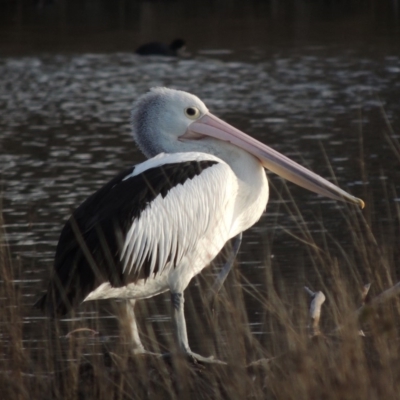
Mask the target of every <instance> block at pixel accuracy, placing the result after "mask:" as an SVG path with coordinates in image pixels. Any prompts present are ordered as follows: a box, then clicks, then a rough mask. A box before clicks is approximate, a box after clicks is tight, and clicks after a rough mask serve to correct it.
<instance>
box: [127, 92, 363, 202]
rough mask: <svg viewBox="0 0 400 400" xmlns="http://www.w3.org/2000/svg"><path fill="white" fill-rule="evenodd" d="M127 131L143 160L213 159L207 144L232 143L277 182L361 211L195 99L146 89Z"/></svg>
mask: <svg viewBox="0 0 400 400" xmlns="http://www.w3.org/2000/svg"><path fill="white" fill-rule="evenodd" d="M132 130H133V137H134V139H135V141H136V143H137V144H138V146H139V148H140V149H141V150H142V151H143V153H144V154H145V155H146V156H148V157H153V156H156V155H157V154H159V153H162V152H166V153H176V152H185V151H196V150H197V151H201V152H211V153H212V152H213V151H212V143H214V144H218V146H221V145H223V143H231V144H232V145H234V146H236V147H239V148H241V149H243V150H245V151H246V152H248V153H250V154H252V155H253V156H254V157H256V158H257V159H258V160H259V161H260V163H261V165H262V166H263V167H264V168H266V169H268V170H270V171H272V172H274V173H276V174H277V175H279V176H281V177H282V178H285V179H287V180H289V181H291V182H293V183H295V184H297V185H299V186H301V187H304V188H305V189H308V190H310V191H312V192H315V193H318V194H320V195H323V196H326V197H329V198H332V199H335V200H342V201H347V202H349V203H352V204H356V205H358V206H360V207H361V208H363V207H364V202H363V201H362V200H361V199H358V198H356V197H354V196H352V195H350V194H349V193H347V192H345V191H344V190H342V189H340V188H339V187H337V186H336V185H334V184H333V183H331V182H329V181H327V180H326V179H324V178H322V177H320V176H319V175H317V174H315V173H313V172H311V171H310V170H308V169H307V168H304V167H302V166H301V165H299V164H297V163H296V162H294V161H292V160H290V159H289V158H287V157H286V156H284V155H282V154H280V153H279V152H277V151H275V150H273V149H272V148H270V147H269V146H266V145H264V144H263V143H261V142H259V141H258V140H256V139H254V138H252V137H251V136H249V135H247V134H245V133H244V132H241V131H240V130H238V129H236V128H234V127H233V126H231V125H229V124H228V123H226V122H224V121H222V120H221V119H219V118H218V117H216V116H215V115H213V114H211V113H210V112H209V110H208V108H207V107H206V105H205V104H204V103H203V102H202V101H201V100H200V99H199V98H198V97H196V96H194V95H192V94H190V93H187V92H183V91H180V90H173V89H167V88H153V89H151V90H150V91H149V92H148V93H146V94H144V95H143V96H141V97H140V98H139V99H138V100H137V101H136V103H135V104H134V107H133V110H132ZM211 138H212V140H211V144H210V139H211ZM205 142H206V143H207V145H205Z"/></svg>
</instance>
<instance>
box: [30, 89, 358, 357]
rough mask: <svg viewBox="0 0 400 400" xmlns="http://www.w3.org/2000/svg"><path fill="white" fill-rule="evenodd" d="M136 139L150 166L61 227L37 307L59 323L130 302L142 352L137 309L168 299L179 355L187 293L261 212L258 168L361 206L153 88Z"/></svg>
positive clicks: (178, 97)
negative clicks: (79, 310)
mask: <svg viewBox="0 0 400 400" xmlns="http://www.w3.org/2000/svg"><path fill="white" fill-rule="evenodd" d="M132 129H133V136H134V139H135V141H136V143H137V145H138V146H139V148H140V149H141V150H142V151H143V153H144V154H145V155H146V156H147V157H149V159H148V160H147V161H145V162H143V163H141V164H138V165H136V166H135V167H133V168H130V169H128V170H126V171H124V172H122V173H120V174H119V175H117V176H116V177H115V178H114V179H112V180H111V181H110V182H109V183H107V184H106V185H105V186H103V187H102V188H101V189H99V190H98V191H97V192H96V193H94V194H93V195H92V196H90V197H89V198H88V199H87V200H86V201H84V202H83V203H82V204H81V205H80V206H79V207H78V208H77V209H76V210H75V212H74V213H73V214H72V216H71V217H70V219H69V220H68V222H67V223H66V225H65V226H64V228H63V230H62V232H61V236H60V239H59V242H58V245H57V250H56V256H55V261H54V271H53V272H54V273H53V276H52V278H51V280H50V283H49V286H48V290H47V293H46V294H45V295H44V296H43V297H41V299H40V300H39V301H38V302H37V303H36V305H37V306H38V307H39V308H41V309H44V310H46V311H47V312H48V313H49V314H50V315H52V316H55V315H62V314H65V313H67V312H68V311H69V310H70V309H71V308H72V307H74V306H77V305H78V304H80V303H81V302H83V301H88V300H95V299H105V298H119V299H127V300H128V302H130V305H129V313H130V316H131V322H130V324H131V337H132V348H133V351H134V352H135V353H141V352H145V350H144V348H143V345H142V343H141V341H140V338H139V335H138V330H137V325H136V320H135V316H134V313H133V304H134V302H135V301H136V300H138V299H144V298H149V297H152V296H155V295H157V294H159V293H163V292H165V291H168V290H169V291H170V292H171V300H172V307H171V308H172V312H173V315H172V319H173V322H174V328H175V333H176V338H177V343H178V345H179V348H180V349H181V350H182V352H184V353H186V354H188V355H190V356H191V357H194V358H196V359H198V360H203V361H206V360H209V359H208V358H207V359H206V358H204V357H201V356H199V355H198V354H194V353H193V352H192V351H191V349H190V347H189V343H188V338H187V332H186V322H185V317H184V308H183V305H184V296H183V292H184V290H185V288H186V287H187V286H188V284H189V282H190V280H191V279H192V278H193V276H195V275H196V274H198V273H199V272H200V271H201V270H202V269H203V268H205V267H206V266H207V265H208V264H209V263H210V262H211V261H212V260H213V259H214V258H215V257H216V256H217V254H218V253H219V252H220V251H221V249H222V248H223V246H224V245H225V243H226V242H227V241H228V240H229V239H231V238H233V237H235V236H237V235H239V234H240V233H241V232H242V231H244V230H246V229H248V228H250V227H251V226H252V225H253V224H254V223H255V222H257V221H258V219H259V218H260V217H261V214H262V213H263V211H264V210H265V207H266V204H267V201H268V182H267V177H266V174H265V171H264V168H266V169H269V170H271V171H273V172H275V173H277V174H278V175H280V176H281V177H283V178H285V179H287V180H289V181H292V182H294V183H296V184H297V185H300V186H302V187H304V188H306V189H309V190H311V191H313V192H316V193H319V194H321V195H324V196H327V197H330V198H332V199H336V200H345V201H348V202H350V203H353V204H356V205H359V206H361V207H363V206H364V203H363V201H362V200H361V199H358V198H355V197H353V196H351V195H350V194H348V193H346V192H345V191H343V190H341V189H340V188H338V187H337V186H335V185H333V184H332V183H330V182H328V181H327V180H325V179H323V178H321V177H320V176H318V175H316V174H314V173H313V172H311V171H309V170H307V169H306V168H304V167H302V166H300V165H299V164H297V163H295V162H294V161H292V160H290V159H288V158H287V157H285V156H283V155H282V154H280V153H278V152H277V151H275V150H273V149H271V148H270V147H268V146H266V145H264V144H262V143H260V142H258V141H257V140H255V139H253V138H252V137H250V136H248V135H246V134H245V133H243V132H241V131H239V130H237V129H235V128H234V127H232V126H231V125H229V124H227V123H226V122H224V121H222V120H220V119H219V118H217V117H216V116H214V115H213V114H211V113H210V112H209V111H208V109H207V107H206V106H205V104H204V103H203V102H202V101H201V100H200V99H199V98H198V97H196V96H194V95H192V94H190V93H186V92H183V91H179V90H172V89H167V88H154V89H151V90H150V91H149V92H148V93H146V94H145V95H143V96H141V97H140V98H139V99H138V100H137V101H136V103H135V104H134V107H133V111H132Z"/></svg>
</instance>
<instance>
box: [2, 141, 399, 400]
mask: <svg viewBox="0 0 400 400" xmlns="http://www.w3.org/2000/svg"><path fill="white" fill-rule="evenodd" d="M388 140H392V139H391V136H390V135H389V136H388ZM390 143H391V146H392V148H393V149H394V151H398V149H400V146H399V144H398V143H397V142H394V141H391V142H390ZM398 154H400V153H398ZM399 159H400V158H399ZM384 192H385V193H387V198H393V196H394V197H397V196H396V193H395V191H394V190H393V189H392V188H390V187H388V188H386V187H385V188H384ZM285 196H286V193H285ZM366 196H367V198H366V200H367V205H368V204H373V200H374V199H373V194H372V193H369V192H366ZM291 204H292V205H291V206H288V209H287V210H286V211H288V212H290V213H291V214H292V215H295V216H296V217H297V219H296V220H297V221H299V229H298V230H297V231H296V232H297V233H296V236H297V239H298V240H299V241H300V242H301V243H302V246H304V248H305V249H307V251H308V254H306V255H305V260H301V262H303V263H306V264H307V265H308V266H309V268H313V269H314V272H316V273H317V274H316V275H317V276H319V282H318V286H319V287H314V289H316V290H322V291H323V292H324V293H325V295H326V297H327V302H326V303H325V304H324V306H323V309H322V319H321V321H322V322H321V331H322V332H323V334H321V335H318V336H314V337H310V335H309V330H308V329H307V326H308V324H309V321H308V303H309V299H308V297H307V294H306V293H304V292H303V289H302V288H298V290H295V291H294V290H293V287H287V282H285V281H284V280H283V279H282V278H281V277H279V276H278V277H276V276H274V275H273V274H272V272H271V271H272V270H273V269H272V268H271V265H270V263H271V262H272V261H271V259H270V258H267V260H266V262H265V263H266V268H265V281H264V282H263V286H262V289H260V288H259V287H257V288H256V287H255V286H252V285H243V283H247V282H246V278H245V277H244V276H242V275H241V273H240V269H235V270H234V271H233V273H231V275H230V276H229V277H228V281H227V282H226V284H225V285H224V287H223V288H222V290H221V292H220V294H219V296H218V298H216V299H215V302H214V303H213V306H212V307H209V306H208V305H207V301H206V300H205V299H206V294H207V289H208V288H209V282H207V279H203V278H199V279H198V280H197V283H198V285H191V288H189V291H190V295H187V301H186V311H187V314H188V315H190V316H191V317H190V319H191V321H190V326H189V334H190V335H191V337H190V342H191V343H192V344H193V343H194V348H193V350H195V351H198V352H200V353H201V354H204V355H207V354H215V355H217V357H218V358H220V359H223V360H226V361H227V362H228V365H227V366H220V365H205V366H202V365H193V364H190V363H188V362H186V361H185V360H182V359H180V358H179V357H172V358H169V359H160V358H156V357H153V356H137V357H130V356H129V355H128V351H127V346H126V344H124V343H123V342H124V341H123V340H122V339H121V340H119V341H118V340H114V341H102V340H101V338H99V337H98V336H96V335H95V336H93V332H94V331H99V330H101V326H100V323H99V321H98V320H89V321H84V322H83V323H82V321H71V322H70V323H69V324H66V323H64V324H60V323H59V322H51V321H48V320H46V319H43V326H42V329H41V330H40V332H39V333H38V336H37V338H36V339H37V343H38V346H37V347H34V346H33V345H32V341H29V342H28V343H27V342H25V341H24V330H23V317H24V316H26V315H28V314H30V313H33V312H34V311H32V310H31V309H28V308H27V307H24V306H23V303H22V301H21V293H20V291H19V289H18V287H17V285H15V282H14V278H13V271H15V270H16V269H18V265H16V264H17V262H16V261H14V260H12V257H11V256H10V254H9V250H8V247H7V244H6V240H5V235H4V232H3V231H0V243H1V247H0V268H1V285H0V299H1V302H0V335H1V336H0V393H1V396H0V397H1V398H2V399H4V400H6V399H97V400H101V399H107V400H109V399H146V398H150V399H167V398H171V399H178V398H179V399H181V398H193V399H352V400H355V399H363V400H365V399H395V398H396V399H397V398H398V397H399V393H400V351H399V350H400V341H399V339H400V330H399V317H400V301H399V299H398V297H396V296H394V297H392V298H390V299H388V300H386V301H385V302H384V303H383V304H379V305H376V306H374V307H372V306H368V303H367V306H366V308H365V309H364V312H363V313H361V316H360V317H358V316H357V313H356V310H357V309H358V308H359V307H360V305H361V300H360V299H361V289H362V286H363V285H364V284H365V283H367V282H371V283H372V288H371V293H370V295H369V297H370V298H371V299H373V298H374V297H376V296H377V295H379V293H381V292H382V291H384V290H386V289H388V288H390V287H391V286H393V285H394V284H395V283H396V282H398V281H399V278H398V276H397V272H398V270H397V269H396V268H397V257H398V254H399V249H398V248H397V247H396V246H395V245H393V243H395V241H394V240H393V238H395V237H396V235H397V236H398V232H397V230H398V225H399V224H398V221H399V220H400V209H399V208H398V207H397V208H396V207H394V208H393V207H388V210H387V213H388V216H387V217H388V220H389V221H392V224H391V225H390V227H391V228H390V229H389V230H388V231H386V230H383V229H382V228H381V227H380V226H379V224H378V225H377V224H375V225H374V223H373V222H372V221H373V216H372V213H373V208H370V209H369V210H368V209H366V210H365V211H364V212H360V211H357V210H354V208H353V207H347V206H345V207H343V208H340V209H339V210H340V213H341V215H340V216H339V217H338V218H342V219H343V220H345V221H346V222H347V225H348V226H347V228H348V229H347V230H348V232H349V234H350V239H351V242H350V243H349V244H348V246H347V247H346V248H343V247H342V245H341V244H340V243H339V241H338V240H337V239H335V237H331V236H330V234H329V233H324V234H318V236H316V235H315V234H313V233H311V232H310V231H308V230H307V228H306V225H305V224H302V220H301V214H300V212H299V211H298V210H297V209H296V206H295V203H294V202H292V203H291ZM290 207H291V208H290ZM317 217H318V216H317ZM316 219H317V220H321V221H322V220H323V219H319V218H316ZM0 222H1V221H0ZM323 228H324V227H323V226H321V231H323ZM299 231H300V234H299V233H298V232H299ZM325 232H328V230H325ZM288 233H289V234H291V235H294V233H293V232H288ZM266 240H269V239H266ZM269 246H270V243H268V242H267V243H266V248H269ZM249 302H251V303H252V304H256V307H257V309H258V311H259V312H260V313H261V314H260V315H262V317H260V321H261V323H262V325H261V328H260V330H262V331H264V332H266V333H267V334H266V335H263V336H262V339H257V337H256V336H255V335H254V334H253V333H252V331H251V329H250V325H249V323H248V322H249V321H248V320H249V315H248V310H249V307H248V303H249ZM370 304H371V302H370ZM139 305H140V310H139V313H140V314H142V315H148V314H154V313H160V311H159V310H158V309H157V307H158V306H157V303H156V302H154V301H152V300H150V301H147V302H140V303H139ZM35 312H36V311H35ZM142 322H143V321H142ZM81 327H87V328H90V329H92V330H93V331H88V330H86V331H81V332H77V333H76V334H73V335H70V337H69V338H66V337H65V334H66V332H67V331H69V330H74V329H76V328H81ZM338 327H340V329H339V330H338V329H337V328H338ZM360 328H362V329H363V331H364V332H365V335H366V336H365V337H364V336H361V335H360V334H359V329H360ZM167 329H170V327H169V325H168V327H167ZM142 330H143V332H142V333H143V335H144V337H146V343H145V344H146V347H147V348H149V349H152V350H154V351H163V350H165V348H168V349H173V346H174V345H173V343H169V338H170V336H164V335H161V336H160V334H159V333H157V332H154V331H153V329H152V325H151V324H143V325H142ZM160 346H161V348H160Z"/></svg>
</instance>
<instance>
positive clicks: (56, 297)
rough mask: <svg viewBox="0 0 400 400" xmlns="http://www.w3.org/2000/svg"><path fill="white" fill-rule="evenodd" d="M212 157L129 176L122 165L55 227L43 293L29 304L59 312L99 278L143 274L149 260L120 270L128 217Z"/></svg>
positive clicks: (119, 280) (123, 280)
mask: <svg viewBox="0 0 400 400" xmlns="http://www.w3.org/2000/svg"><path fill="white" fill-rule="evenodd" d="M214 164H216V162H215V161H207V160H205V161H187V162H183V163H174V164H164V165H162V166H159V167H155V168H150V169H148V170H146V171H144V172H142V173H141V174H138V175H136V176H133V177H129V178H128V179H126V177H127V176H129V175H130V174H131V173H132V169H129V170H126V171H124V172H122V173H120V174H119V175H118V176H116V177H115V178H114V179H112V180H111V181H110V182H108V183H107V184H106V185H104V186H103V187H102V188H101V189H99V190H98V191H97V192H95V193H94V194H93V195H91V196H90V197H89V198H87V199H86V200H85V201H84V202H83V203H82V204H81V205H80V206H79V207H78V208H77V209H76V210H75V211H74V213H73V214H72V216H71V217H70V219H69V220H68V221H67V223H66V224H65V226H64V228H63V230H62V231H61V235H60V239H59V242H58V245H57V249H56V256H55V261H54V270H53V275H52V278H51V280H50V283H49V286H48V290H47V293H46V294H45V295H44V296H42V297H41V298H40V299H39V301H38V302H37V303H36V304H35V306H36V307H38V308H40V309H42V310H45V311H47V312H48V313H49V314H50V315H52V316H54V315H63V314H65V313H67V312H68V311H69V310H70V309H71V308H72V307H74V306H75V305H77V304H79V303H81V302H82V301H83V300H84V299H85V297H86V296H87V295H88V294H89V293H90V292H92V291H93V290H94V289H96V287H98V286H99V285H100V284H102V283H103V282H107V281H109V282H110V283H111V285H112V286H114V287H120V286H123V285H126V284H127V283H131V282H136V281H137V280H139V279H142V278H144V279H146V278H148V277H149V273H150V263H151V260H150V259H147V260H145V262H144V265H143V266H142V268H141V270H140V271H139V273H136V274H135V275H129V276H128V277H127V276H124V274H123V272H122V263H121V262H120V254H121V251H122V247H123V245H124V242H125V236H126V234H127V232H128V230H129V228H130V227H131V225H132V221H133V220H134V219H136V218H138V217H139V216H140V214H141V213H142V212H143V210H144V209H145V208H146V207H147V206H148V205H149V204H150V203H151V202H152V201H153V200H154V199H155V198H156V197H157V196H158V195H161V196H162V197H165V196H166V195H167V194H168V192H169V191H170V190H171V189H172V188H173V187H175V186H177V185H179V184H183V183H184V182H185V181H186V180H187V179H193V178H194V177H195V176H196V175H199V174H200V173H201V171H203V170H204V169H206V168H208V167H210V166H212V165H214Z"/></svg>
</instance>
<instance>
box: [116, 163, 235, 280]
mask: <svg viewBox="0 0 400 400" xmlns="http://www.w3.org/2000/svg"><path fill="white" fill-rule="evenodd" d="M236 191H237V181H236V177H235V175H234V174H233V171H232V170H231V168H230V167H229V166H228V165H227V164H225V163H223V162H222V161H220V162H219V163H218V164H215V165H213V166H211V167H209V168H206V169H205V170H204V171H202V172H201V174H199V175H197V176H195V177H194V178H193V179H188V180H187V181H185V183H184V184H183V185H177V186H175V187H173V188H172V189H171V190H170V191H169V192H168V194H167V195H166V196H165V197H164V198H163V197H162V196H161V195H159V196H157V197H156V198H155V199H154V201H152V203H151V204H150V205H149V206H148V207H147V208H146V209H145V210H144V211H143V212H142V213H141V215H140V217H139V218H137V219H135V220H134V221H132V226H131V228H130V229H129V232H128V233H127V235H126V241H125V243H124V246H123V251H122V254H121V260H122V261H123V265H124V269H123V272H124V273H125V274H130V273H131V272H134V273H137V272H138V271H139V270H140V268H141V267H142V266H143V263H144V261H145V260H146V258H149V259H150V260H151V263H150V276H154V271H155V270H156V262H157V261H158V265H157V274H161V273H162V272H163V271H165V270H166V269H169V268H172V267H173V265H174V260H177V265H179V262H180V260H181V259H182V257H184V256H186V255H188V254H189V253H191V252H193V251H195V249H196V245H197V243H198V242H199V240H201V239H202V238H204V237H205V236H206V235H207V233H209V231H210V230H214V231H215V229H221V232H220V233H221V235H224V236H226V237H224V241H226V240H228V239H229V231H230V227H231V225H232V219H233V217H232V215H233V209H234V199H235V198H236Z"/></svg>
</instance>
